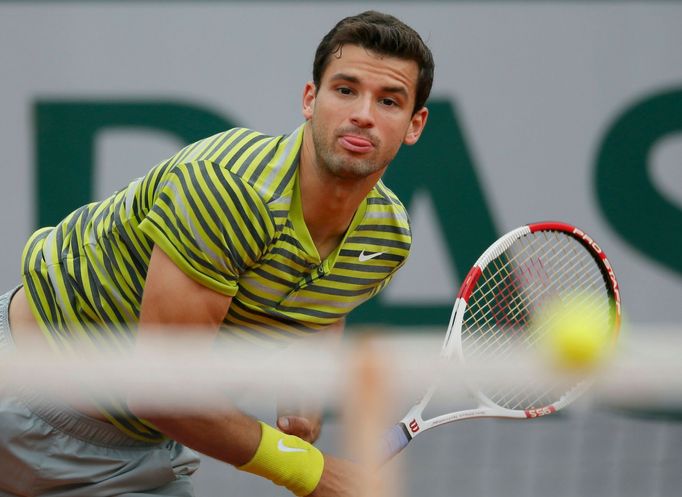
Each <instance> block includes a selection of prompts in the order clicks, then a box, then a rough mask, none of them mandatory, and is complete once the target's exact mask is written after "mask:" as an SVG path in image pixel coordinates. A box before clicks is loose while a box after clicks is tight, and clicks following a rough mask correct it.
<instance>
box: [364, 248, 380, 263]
mask: <svg viewBox="0 0 682 497" xmlns="http://www.w3.org/2000/svg"><path fill="white" fill-rule="evenodd" d="M385 253H386V252H374V253H373V254H365V251H364V250H363V251H362V252H360V255H359V256H358V260H359V261H360V262H365V261H368V260H370V259H374V258H375V257H379V256H380V255H381V254H385Z"/></svg>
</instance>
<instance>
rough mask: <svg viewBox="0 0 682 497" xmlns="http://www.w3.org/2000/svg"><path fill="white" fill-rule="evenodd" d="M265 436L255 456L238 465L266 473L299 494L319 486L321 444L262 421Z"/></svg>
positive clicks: (244, 468) (263, 474)
mask: <svg viewBox="0 0 682 497" xmlns="http://www.w3.org/2000/svg"><path fill="white" fill-rule="evenodd" d="M260 426H261V433H262V435H261V440H260V445H258V449H257V450H256V454H255V455H254V456H253V458H252V459H251V460H250V461H249V462H247V463H246V464H244V465H243V466H239V467H238V468H237V469H240V470H242V471H247V472H249V473H253V474H255V475H259V476H262V477H264V478H267V479H268V480H270V481H272V482H273V483H274V484H276V485H281V486H283V487H286V488H288V489H289V490H291V491H292V492H293V493H294V494H296V495H298V496H299V497H303V496H305V495H308V494H310V493H312V492H313V490H315V487H317V484H318V483H319V482H320V478H321V477H322V470H323V469H324V456H323V455H322V452H320V451H319V450H318V449H317V448H315V447H313V446H312V445H311V444H309V443H308V442H306V441H305V440H302V439H300V438H298V437H295V436H293V435H287V434H285V433H282V432H281V431H279V430H276V429H275V428H273V427H272V426H270V425H266V424H265V423H263V422H260Z"/></svg>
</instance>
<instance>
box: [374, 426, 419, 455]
mask: <svg viewBox="0 0 682 497" xmlns="http://www.w3.org/2000/svg"><path fill="white" fill-rule="evenodd" d="M410 440H412V437H411V436H410V435H409V433H408V431H407V429H406V428H405V425H403V424H402V423H398V424H397V425H395V426H394V427H393V428H391V429H390V430H388V431H387V432H386V433H385V434H384V438H383V440H382V444H383V447H382V448H381V452H382V454H381V460H382V462H388V461H390V460H391V459H393V457H394V456H396V455H397V454H398V453H399V452H400V451H401V450H403V449H404V448H405V447H407V444H408V443H410Z"/></svg>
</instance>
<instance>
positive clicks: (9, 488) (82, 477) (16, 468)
mask: <svg viewBox="0 0 682 497" xmlns="http://www.w3.org/2000/svg"><path fill="white" fill-rule="evenodd" d="M15 291H16V290H13V291H11V292H8V293H6V294H4V295H2V296H0V352H1V351H2V350H8V349H9V350H11V349H12V348H14V342H13V340H12V335H11V333H10V329H9V316H8V309H9V301H10V299H11V298H12V295H14V292H15ZM1 360H2V354H1V353H0V361H1ZM198 465H199V458H198V457H197V455H196V454H195V453H194V452H192V451H191V450H189V449H188V448H186V447H184V446H182V445H180V444H178V443H177V442H174V441H168V442H163V443H161V444H149V443H145V442H141V441H137V440H134V439H131V438H130V437H128V436H126V435H125V434H123V433H122V432H120V431H119V430H117V429H116V428H115V427H114V426H113V425H111V424H109V423H106V422H104V421H100V420H97V419H94V418H91V417H88V416H85V415H83V414H81V413H79V412H77V411H75V410H73V409H71V408H69V407H65V406H59V405H54V404H53V405H50V404H47V403H45V402H40V403H37V402H32V401H31V400H30V397H26V396H18V395H15V394H10V393H7V392H4V391H3V389H2V386H1V385H0V497H9V496H11V497H15V496H34V495H35V496H37V495H40V496H45V497H105V496H114V495H125V496H128V497H143V496H146V495H156V496H169V497H180V496H182V497H191V496H193V495H194V493H193V490H192V482H191V480H190V475H191V474H192V473H193V472H194V471H196V469H197V467H198Z"/></svg>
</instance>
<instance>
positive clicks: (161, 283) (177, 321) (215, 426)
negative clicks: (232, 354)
mask: <svg viewBox="0 0 682 497" xmlns="http://www.w3.org/2000/svg"><path fill="white" fill-rule="evenodd" d="M231 302H232V298H231V297H229V296H226V295H222V294H219V293H217V292H215V291H213V290H210V289H209V288H206V287H205V286H203V285H200V284H199V283H197V282H195V281H194V280H193V279H191V278H189V277H188V276H187V275H185V273H183V272H182V271H181V270H180V268H178V267H177V266H176V265H175V263H173V261H171V259H170V258H169V257H168V256H167V255H166V254H165V253H164V252H163V251H162V250H161V249H160V248H159V247H158V246H155V247H154V249H153V251H152V256H151V260H150V262H149V269H148V272H147V279H146V281H145V289H144V294H143V297H142V306H141V309H140V323H139V333H138V337H137V346H138V347H145V346H146V345H147V344H150V346H153V344H154V343H156V341H157V340H159V339H164V338H167V339H172V338H173V337H174V336H175V337H182V338H183V339H185V338H187V337H186V336H185V334H186V333H193V336H192V337H191V338H192V340H193V341H194V340H196V342H197V343H198V344H199V345H200V346H201V345H205V346H206V347H207V348H208V347H209V346H210V345H211V344H212V343H213V341H214V340H215V337H216V335H217V333H218V329H219V326H220V323H221V322H222V321H223V319H224V318H225V315H226V314H227V310H228V309H229V307H230V303H231ZM216 395H220V394H219V393H218V392H216ZM144 400H145V399H140V401H141V402H140V403H142V401H144ZM128 404H129V408H130V409H131V410H132V411H133V412H134V413H135V414H137V415H140V416H141V417H144V418H145V419H148V420H149V421H151V422H152V423H153V424H154V425H155V426H156V427H157V428H158V429H159V430H161V431H162V432H163V433H164V434H166V435H167V436H169V437H170V438H172V439H174V440H177V441H178V442H180V443H182V444H184V445H187V446H188V447H192V448H194V449H196V450H198V451H199V452H202V453H204V454H206V455H209V456H211V457H214V458H216V459H220V460H222V461H225V462H227V463H230V464H234V465H235V466H239V465H242V464H245V463H246V462H248V461H249V460H250V459H251V458H252V457H253V455H254V453H255V452H256V448H257V447H258V443H259V441H260V425H259V424H258V422H257V421H256V420H254V419H253V418H251V417H249V416H246V415H245V414H242V413H241V412H239V411H238V410H236V409H234V408H233V407H231V405H230V404H229V402H228V400H227V399H225V407H224V409H220V412H216V413H205V414H204V413H201V414H197V413H196V412H193V413H192V414H188V413H180V414H178V415H170V414H169V413H161V414H159V413H153V412H138V411H139V409H136V404H137V403H136V399H134V398H129V399H128Z"/></svg>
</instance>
